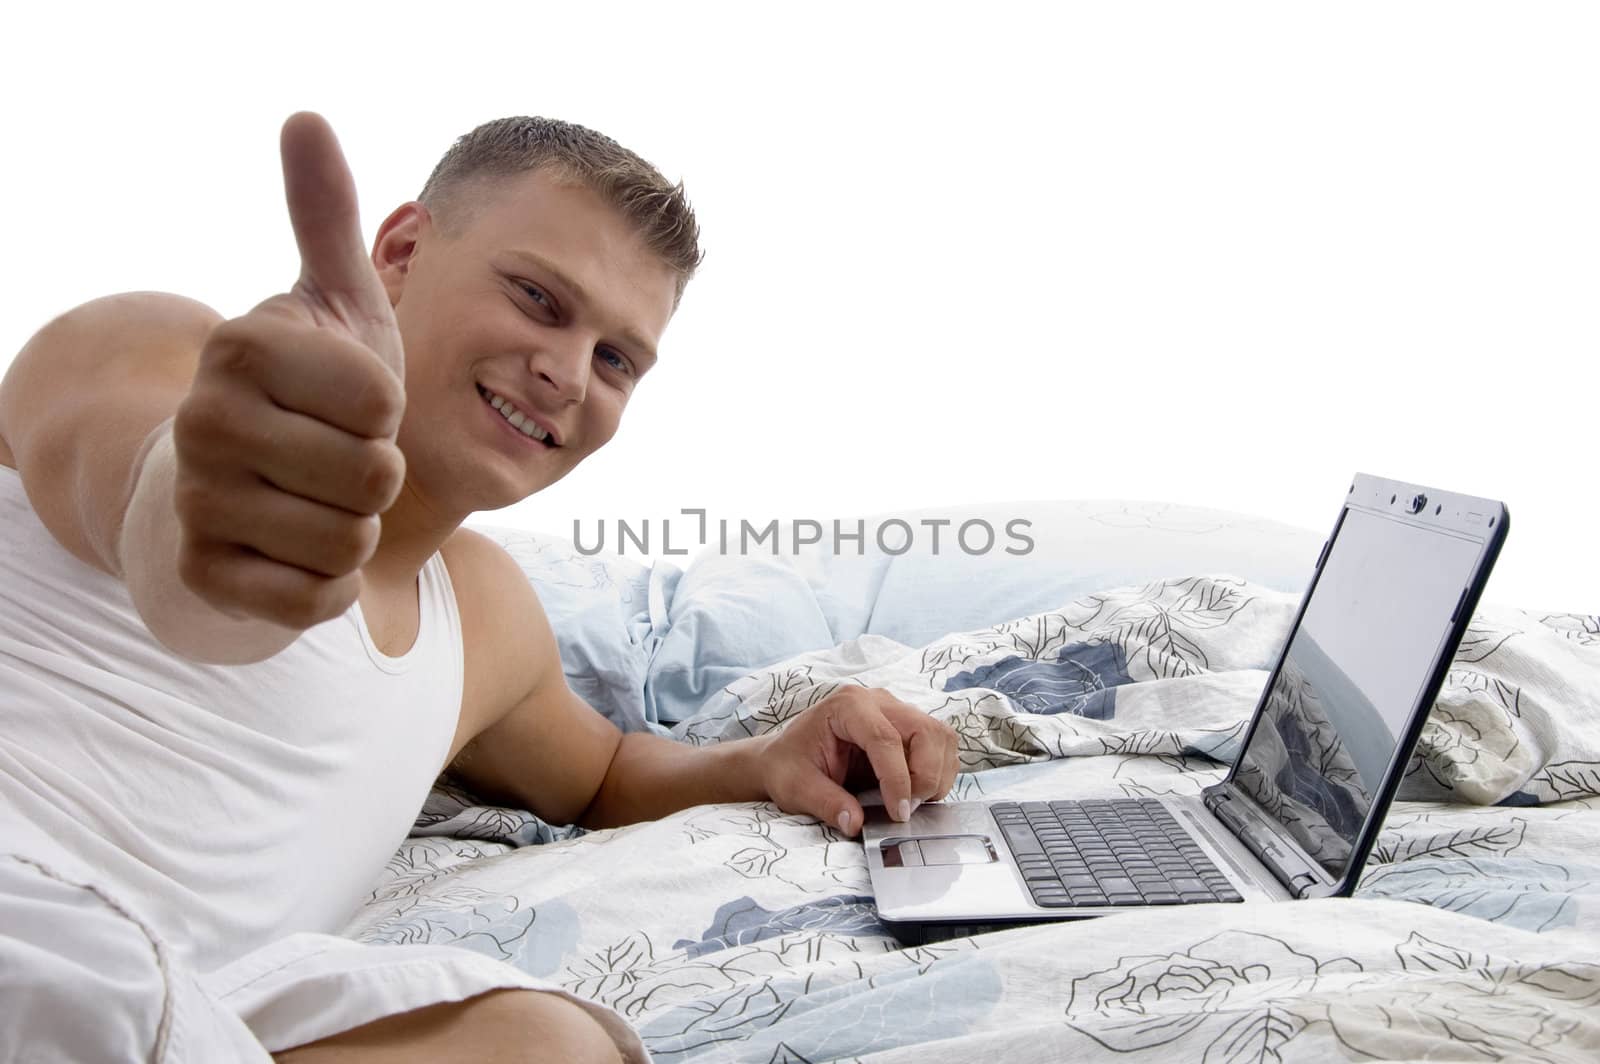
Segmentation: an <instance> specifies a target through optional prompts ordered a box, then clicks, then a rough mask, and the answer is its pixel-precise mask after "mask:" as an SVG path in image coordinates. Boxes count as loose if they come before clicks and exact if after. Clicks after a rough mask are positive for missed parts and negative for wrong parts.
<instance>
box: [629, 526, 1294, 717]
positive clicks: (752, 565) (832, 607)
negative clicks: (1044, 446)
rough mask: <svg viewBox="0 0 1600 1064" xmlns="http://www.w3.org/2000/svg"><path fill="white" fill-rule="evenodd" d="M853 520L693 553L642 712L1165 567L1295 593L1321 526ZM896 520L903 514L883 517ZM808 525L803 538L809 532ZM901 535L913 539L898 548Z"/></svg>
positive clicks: (921, 640) (999, 617)
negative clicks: (767, 670)
mask: <svg viewBox="0 0 1600 1064" xmlns="http://www.w3.org/2000/svg"><path fill="white" fill-rule="evenodd" d="M860 520H861V521H862V522H863V524H862V526H861V529H862V530H864V533H865V534H864V536H863V537H862V540H861V541H860V542H859V543H858V542H857V541H855V540H852V539H848V538H841V540H840V541H839V542H837V543H835V541H834V537H833V527H832V522H828V523H827V525H826V527H825V529H824V534H823V536H822V541H821V542H820V543H817V544H815V545H812V546H805V547H802V548H801V549H800V550H799V551H798V552H796V550H795V549H794V547H793V543H794V538H795V537H794V535H793V532H794V529H793V528H792V527H785V528H784V529H783V530H782V531H781V533H780V535H779V537H778V540H777V545H778V550H779V552H778V554H777V555H776V556H774V555H773V554H772V553H771V550H772V545H771V543H770V542H768V543H765V544H763V545H762V546H761V548H760V549H762V550H764V551H766V552H767V553H763V554H759V555H746V556H740V555H722V554H720V553H718V552H717V550H716V549H715V548H707V549H706V550H704V551H702V552H700V553H699V554H697V555H696V556H695V557H694V558H692V559H691V561H690V563H689V567H688V569H687V571H686V572H684V573H683V574H682V577H681V579H678V580H677V582H676V586H675V589H674V591H673V593H672V595H671V597H670V599H669V600H668V601H667V603H666V607H667V608H666V618H667V623H666V625H665V626H661V625H659V624H658V625H657V628H656V631H655V633H654V634H655V636H656V642H655V645H654V648H653V651H652V653H651V655H650V661H649V668H648V672H647V674H646V677H645V690H644V703H645V707H646V715H647V717H648V719H649V720H651V721H660V722H665V723H673V722H676V721H680V720H684V719H687V718H688V717H690V716H692V715H693V714H694V712H695V711H696V710H698V709H699V708H700V706H701V704H702V703H703V702H704V701H705V700H706V699H707V698H709V697H710V696H711V695H712V694H714V693H715V692H716V691H717V690H719V689H720V688H721V687H723V686H724V685H726V684H727V683H729V682H731V681H732V680H735V679H737V678H738V677H740V676H743V675H745V674H746V673H748V672H750V671H752V670H754V669H759V668H763V667H765V666H768V665H772V664H775V663H776V662H779V661H782V660H784V659H785V658H789V657H793V656H795V655H797V654H802V653H805V652H807V651H812V650H820V649H824V648H827V647H830V646H834V645H836V644H838V643H841V642H843V641H845V640H848V639H854V638H856V637H858V636H861V635H867V634H872V635H881V636H886V637H888V638H891V639H894V640H896V641H898V642H901V643H904V644H906V645H907V646H921V645H923V644H926V643H930V642H932V641H933V640H935V639H938V638H939V637H941V636H943V635H946V634H948V633H950V632H961V631H971V630H974V629H979V628H986V627H988V626H990V625H994V624H999V623H1001V622H1003V621H1008V620H1011V619H1013V618H1016V617H1022V616H1027V615H1029V614H1032V613H1040V612H1043V611H1045V610H1050V609H1056V608H1058V607H1060V606H1063V605H1065V604H1066V603H1068V602H1071V601H1072V600H1073V599H1076V598H1079V597H1081V596H1082V595H1084V594H1087V593H1090V592H1094V591H1101V590H1105V589H1107V588H1112V587H1117V586H1121V585H1126V584H1140V583H1145V582H1148V581H1150V580H1156V579H1160V578H1163V577H1171V576H1193V575H1200V574H1228V575H1233V576H1237V577H1241V578H1244V579H1247V580H1250V581H1253V582H1255V583H1258V584H1262V585H1265V586H1267V587H1272V588H1277V589H1281V590H1285V591H1293V592H1297V593H1298V592H1300V591H1303V590H1304V588H1305V585H1306V582H1307V581H1308V580H1309V578H1310V576H1311V571H1312V567H1313V565H1314V564H1315V562H1316V558H1317V552H1318V549H1319V548H1320V546H1321V543H1322V537H1321V536H1320V535H1319V534H1318V533H1315V532H1312V531H1309V530H1306V529H1301V528H1295V527H1292V526H1289V525H1284V524H1281V523H1279V522H1276V521H1268V520H1265V519H1262V518H1255V517H1248V516H1244V515H1241V514H1233V513H1226V512H1223V511H1218V510H1208V509H1201V508H1197V507H1189V506H1176V505H1169V504H1164V503H1142V502H1127V501H1105V502H1098V501H1077V502H1032V503H1006V504H989V505H981V506H962V507H949V508H944V509H938V510H922V511H915V512H911V513H902V514H883V515H879V516H877V517H869V518H864V519H860ZM856 521H857V519H851V520H849V521H845V522H842V525H843V531H844V532H845V533H846V535H849V534H852V533H854V532H856V531H858V526H857V523H856ZM890 521H899V522H902V523H903V525H890V526H885V522H890ZM1018 521H1022V522H1026V524H1015V523H1013V522H1018ZM927 522H935V523H937V522H946V523H944V524H939V525H937V530H938V532H939V536H938V544H937V550H935V544H934V538H933V532H934V526H933V525H930V524H928V523H927ZM985 525H986V526H987V528H988V530H989V531H987V532H986V531H985ZM880 527H883V528H885V532H884V535H883V537H882V542H881V543H880V542H879V536H878V530H879V529H880ZM963 528H965V529H966V532H967V535H966V536H965V537H964V538H963V537H962V536H961V532H962V530H963ZM908 530H909V532H910V533H911V534H910V536H909V537H908V536H907V534H906V533H907V531H908ZM806 533H807V535H805V536H802V537H800V538H802V539H805V538H810V536H811V535H814V530H812V529H807V530H806ZM908 539H909V541H910V542H909V549H906V550H905V551H904V552H903V553H897V552H899V551H900V548H901V547H902V546H903V545H905V544H906V543H907V540H908ZM963 544H964V546H963ZM836 547H837V548H839V549H835V548H836ZM984 547H987V548H988V549H983V548H984ZM969 551H971V552H972V553H969ZM1013 552H1017V553H1013Z"/></svg>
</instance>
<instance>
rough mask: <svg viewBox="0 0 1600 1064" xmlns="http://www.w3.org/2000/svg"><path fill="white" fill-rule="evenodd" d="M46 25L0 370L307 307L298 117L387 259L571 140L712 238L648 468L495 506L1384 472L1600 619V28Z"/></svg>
mask: <svg viewBox="0 0 1600 1064" xmlns="http://www.w3.org/2000/svg"><path fill="white" fill-rule="evenodd" d="M568 7H571V8H573V10H568V9H567V8H568ZM44 8H45V5H26V6H24V7H22V8H20V9H18V10H19V11H25V12H28V13H27V14H21V15H19V14H17V13H12V14H10V15H8V25H7V27H6V33H5V43H4V45H3V46H0V47H3V51H4V54H3V56H0V60H3V61H0V91H3V95H0V99H3V100H4V104H3V105H0V143H3V144H4V150H5V155H4V160H5V165H4V170H3V177H0V182H3V184H0V188H3V190H4V212H5V213H4V217H5V254H4V255H3V256H0V286H3V291H4V294H5V298H4V301H3V303H0V365H3V364H5V363H8V362H9V359H10V357H11V354H12V352H14V351H15V350H16V349H17V348H18V347H19V346H21V344H22V343H23V342H24V341H25V340H26V339H27V337H28V336H29V335H30V334H31V333H32V332H33V330H34V329H35V328H37V327H38V326H39V325H40V324H42V323H43V322H44V321H45V320H47V319H48V318H49V317H51V316H52V315H54V314H56V313H58V312H60V311H62V310H65V309H67V308H68V307H70V306H72V305H74V304H75V303H78V302H80V301H82V300H85V299H88V298H91V297H93V296H96V295H100V294H104V293H107V292H113V291H120V290H128V289H141V288H145V289H167V290H171V291H177V292H182V293H185V294H188V295H191V296H194V297H196V298H199V299H201V300H203V301H205V302H208V303H210V304H211V305H212V306H214V307H216V308H217V309H218V310H220V311H222V312H223V313H225V314H230V315H231V314H237V313H242V312H243V311H244V310H246V309H248V308H249V307H250V306H252V305H254V304H255V303H256V302H258V301H259V300H260V299H261V298H263V297H265V296H266V295H268V294H271V293H272V292H274V291H278V290H281V289H282V288H283V287H284V286H286V285H287V284H288V283H289V282H290V281H291V280H292V279H293V277H294V275H295V273H296V271H297V263H296V259H295V255H294V244H293V240H292V237H291V234H290V232H289V230H288V227H287V223H286V220H285V214H284V209H283V206H282V193H281V183H280V174H279V169H278V160H277V133H278V127H279V125H280V124H281V122H282V120H283V118H284V117H285V116H287V115H288V114H289V113H290V112H292V111H294V110H297V109H302V108H305V109H313V110H318V111H321V112H322V113H323V114H325V115H326V116H328V118H329V119H330V121H331V122H332V123H333V125H334V128H335V129H336V130H337V131H338V133H339V134H340V137H341V140H342V142H343V144H344V147H345V151H346V154H347V156H348V157H349V159H350V162H351V165H352V167H353V169H354V171H355V174H356V177H357V182H358V185H359V187H360V190H361V195H362V202H363V222H364V226H365V229H366V232H367V235H368V237H369V239H370V237H371V235H372V234H373V232H374V231H375V230H376V227H377V224H378V222H379V221H380V220H381V219H382V218H383V216H384V215H385V214H386V213H387V212H388V211H389V210H390V209H392V208H393V207H394V206H396V205H398V204H399V203H401V202H403V201H405V200H406V199H409V198H411V197H412V196H414V195H415V194H416V192H417V191H418V190H419V188H420V187H421V185H422V182H423V180H424V179H425V178H426V176H427V174H428V172H429V171H430V170H431V168H432V166H433V164H434V162H435V161H436V160H437V158H438V156H439V155H440V154H441V153H442V152H443V151H444V149H445V148H446V147H447V146H448V145H449V143H450V141H451V140H452V139H453V138H454V137H455V136H457V135H458V134H460V133H463V132H465V131H466V130H467V129H469V128H471V127H472V126H474V125H476V124H478V123H479V122H482V121H485V120H487V119H489V118H494V117H500V116H502V115H507V114H525V113H533V114H548V115H553V116H558V117H562V118H567V119H571V120H574V121H578V122H582V123H585V124H588V125H592V126H594V127H596V128H598V129H601V130H603V131H605V132H607V133H609V134H611V135H612V136H614V137H616V138H617V139H619V140H621V141H622V142H623V143H625V144H627V145H629V146H630V147H632V148H634V149H635V150H637V151H638V152H640V153H641V154H642V155H644V156H645V157H647V158H649V159H651V160H652V161H654V162H655V163H656V164H657V165H659V166H660V167H661V168H662V169H663V170H664V171H665V172H666V173H667V174H668V175H669V176H672V177H674V178H677V177H682V178H683V179H684V180H685V181H686V183H687V186H688V188H689V191H690V195H691V197H692V199H693V201H694V203H695V205H696V208H697V210H698V212H699V215H700V218H701V223H702V227H703V231H704V237H705V243H706V245H707V246H708V248H709V252H710V253H709V257H708V258H707V260H706V264H705V266H704V269H703V272H702V274H701V276H700V277H699V278H698V279H697V280H696V281H695V282H694V283H693V284H692V285H691V286H690V289H689V292H688V294H687V296H686V298H685V302H684V304H683V308H682V310H681V311H680V313H679V314H678V316H677V319H676V321H675V322H674V324H673V326H672V328H671V329H670V330H669V333H668V335H667V338H666V343H665V345H664V346H663V348H662V360H661V364H660V366H659V367H658V368H657V370H656V371H655V372H653V373H652V374H651V376H650V377H649V379H648V380H647V381H646V382H645V383H644V384H643V385H642V386H641V387H640V389H639V391H638V392H637V393H636V395H635V397H634V400H633V402H632V404H631V406H630V409H629V412H628V414H627V417H626V418H625V419H624V423H623V428H622V431H621V432H620V433H619V434H618V436H617V438H616V440H615V441H614V442H613V443H612V444H611V445H610V447H608V448H607V449H606V450H604V451H602V452H600V453H599V454H598V455H596V456H595V457H594V458H592V459H591V460H590V461H589V462H588V463H587V464H586V465H585V466H584V467H582V468H581V469H580V470H579V471H578V472H577V473H576V474H574V475H573V476H571V477H569V478H568V479H567V480H566V481H564V482H562V483H561V484H558V485H556V486H555V487H554V488H552V489H550V490H549V491H547V492H545V493H542V494H541V495H539V496H537V497H535V498H534V499H532V500H530V501H528V502H526V503H523V504H521V505H519V506H517V507H514V508H512V509H511V510H508V511H505V512H503V513H502V514H500V515H498V517H497V518H496V519H497V520H499V521H500V522H502V523H516V524H523V525H527V526H529V527H534V528H539V529H544V530H549V531H556V532H560V533H562V534H564V535H568V536H570V535H571V534H572V522H573V519H574V518H582V519H583V520H584V521H585V522H586V524H585V528H586V529H589V530H591V531H590V533H589V534H590V536H591V538H592V530H593V528H594V527H595V526H594V522H595V521H596V520H598V519H600V518H605V519H607V520H608V521H615V520H616V519H617V518H619V517H620V518H627V519H629V520H630V521H634V522H637V521H639V520H642V519H645V518H650V519H653V520H654V521H655V522H657V523H659V522H660V521H661V520H662V519H664V518H667V517H671V516H673V515H675V514H676V513H677V512H678V510H679V509H680V508H681V507H685V506H694V507H705V508H707V509H709V510H710V511H711V516H712V517H713V519H715V518H716V517H719V516H726V517H730V518H732V517H741V516H744V517H750V518H752V519H757V520H760V521H765V520H766V519H770V518H774V517H777V518H795V517H828V516H832V515H837V514H849V513H870V512H877V511H882V510H886V509H892V508H902V507H914V506H938V505H944V504H955V503H964V502H978V501H1000V500H1010V499H1036V498H1096V497H1099V498H1104V497H1118V498H1134V499H1160V500H1171V501H1177V502H1186V503H1193V504H1200V505H1207V506H1215V507H1220V508H1224V509H1232V510H1241V511H1246V512H1250V513H1257V514H1263V515H1266V516H1270V517H1275V518H1278V519H1280V520H1284V521H1288V522H1291V523H1294V524H1299V525H1303V526H1307V527H1310V528H1313V529H1317V530H1319V531H1321V530H1323V529H1325V528H1327V527H1328V526H1329V525H1330V524H1331V522H1332V519H1333V517H1334V515H1335V512H1336V508H1337V503H1338V499H1339V496H1340V494H1341V493H1342V490H1343V487H1344V485H1345V483H1346V481H1347V478H1348V476H1349V474H1350V473H1351V472H1353V471H1355V470H1358V469H1359V470H1365V471H1369V472H1373V473H1378V474H1382V475H1389V476H1395V477H1401V478H1410V479H1414V480H1417V481H1421V482H1423V483H1432V484H1436V485H1438V486H1440V487H1445V488H1451V489H1455V490H1459V491H1465V492H1469V493H1474V494H1481V495H1490V496H1495V497H1499V498H1503V499H1505V500H1506V501H1507V502H1508V503H1509V504H1510V507H1511V510H1512V513H1513V515H1514V522H1513V532H1512V536H1511V539H1510V541H1509V543H1508V546H1507V548H1506V551H1505V554H1504V555H1503V557H1502V561H1501V566H1500V569H1499V571H1498V573H1497V575H1496V577H1495V580H1494V582H1493V583H1492V584H1491V587H1490V591H1489V598H1490V599H1491V600H1496V601H1502V602H1507V603H1510V604H1512V605H1519V606H1527V607H1533V608H1550V609H1569V610H1582V611H1585V612H1592V611H1595V610H1600V566H1595V565H1594V564H1593V562H1592V559H1593V557H1594V543H1595V536H1596V532H1595V529H1596V524H1597V516H1600V506H1597V504H1596V502H1595V494H1594V493H1595V491H1596V489H1597V485H1596V484H1595V478H1594V475H1593V469H1594V464H1593V463H1594V457H1595V427H1594V425H1595V410H1596V405H1597V402H1596V396H1595V391H1594V381H1595V378H1596V373H1595V368H1594V367H1595V360H1596V358H1595V357H1596V353H1597V348H1600V320H1597V313H1596V310H1597V302H1596V299H1597V293H1600V206H1597V204H1600V62H1597V60H1596V57H1597V56H1600V14H1597V13H1596V11H1597V9H1596V7H1595V6H1594V5H1592V4H1483V3H1470V2H1452V3H1403V2H1393V0H1389V2H1384V3H1378V4H1365V3H1341V4H1327V5H1315V6H1312V5H1304V4H1292V3H1281V2H1273V3H1260V4H1240V3H1230V4H1214V3H1199V4H1190V3H1185V4H1159V5H1152V4H1145V3H1126V2H1123V3H1108V4H1095V5H1081V6H1059V5H1058V6H1053V7H1052V8H1051V10H1050V11H1049V12H1047V11H1045V10H1043V5H1032V4H1029V5H1020V4H1019V5H1007V4H997V3H984V4H964V5H959V6H939V5H930V4H926V3H917V4H874V5H868V4H859V5H833V4H827V3H817V2H808V3H805V4H789V5H783V6H777V5H757V4H751V5H735V4H726V5H713V4H698V5H687V4H676V5H668V4H652V5H640V6H628V5H622V4H616V3H607V4H602V5H595V6H594V9H593V12H592V13H586V11H585V10H579V9H577V5H564V6H563V7H561V8H557V7H555V6H552V5H547V4H540V3H534V2H522V3H517V4H469V3H463V4H459V5H457V4H445V3H442V2H440V3H430V4H404V3H387V4H382V5H378V4H372V5H365V4H349V5H340V4H328V5H327V6H326V8H322V7H321V5H318V6H317V7H311V6H302V5H296V4H292V3H289V4H286V3H272V4H260V5H256V6H255V7H254V8H253V9H252V13H251V14H249V15H238V14H232V13H227V12H231V10H232V5H220V4H219V5H211V6H208V7H205V8H201V7H196V8H195V9H193V10H192V11H187V12H182V11H179V10H177V9H174V8H170V7H168V8H164V7H161V6H159V5H157V6H151V5H138V4H135V5H118V6H116V7H111V6H107V7H105V8H98V7H91V6H84V5H77V6H74V5H70V4H69V5H61V6H59V7H54V6H52V7H51V8H50V9H49V13H41V12H43V11H44ZM675 536H676V533H675ZM1309 561H1310V559H1308V564H1309Z"/></svg>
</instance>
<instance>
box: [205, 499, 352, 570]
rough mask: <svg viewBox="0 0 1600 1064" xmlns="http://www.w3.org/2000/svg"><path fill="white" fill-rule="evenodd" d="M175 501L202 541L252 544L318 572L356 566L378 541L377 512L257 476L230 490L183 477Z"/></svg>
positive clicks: (273, 558) (264, 553)
mask: <svg viewBox="0 0 1600 1064" xmlns="http://www.w3.org/2000/svg"><path fill="white" fill-rule="evenodd" d="M174 501H175V503H176V507H177V511H178V513H179V514H180V515H181V516H182V518H183V521H184V527H185V529H186V530H188V531H189V534H190V536H191V539H192V540H193V541H194V542H195V543H196V544H197V545H198V547H200V548H204V547H205V546H207V545H209V544H228V545H233V546H243V547H248V548H250V550H251V551H253V552H254V553H255V554H258V555H260V556H262V557H263V558H266V559H268V560H270V561H274V562H278V563H280V564H283V565H287V566H292V567H293V568H296V569H302V570H305V571H306V572H308V573H311V574H312V575H315V576H326V577H339V576H344V575H345V574H346V573H351V572H354V571H355V570H357V569H359V568H360V567H361V566H362V565H363V564H365V563H366V562H367V560H368V559H369V558H371V557H372V552H373V551H374V550H375V549H376V548H377V545H378V533H379V531H380V525H379V519H378V518H377V517H376V516H367V517H363V516H359V515H357V514H353V513H350V512H349V511H347V510H341V509H338V508H336V507H332V506H326V505H324V504H322V503H319V502H313V501H311V500H309V499H302V498H298V497H296V496H294V495H289V494H287V493H285V492H282V491H279V490H277V489H276V488H273V487H270V486H268V485H266V484H263V483H259V482H258V483H255V484H248V483H246V484H238V485H235V486H233V487H232V488H231V490H229V491H228V492H227V494H226V496H223V494H222V493H220V492H217V491H214V490H213V491H205V490H200V491H195V490H189V489H188V486H187V485H185V484H184V483H182V482H180V483H179V485H178V488H177V491H176V494H175V499H174Z"/></svg>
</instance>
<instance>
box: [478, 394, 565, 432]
mask: <svg viewBox="0 0 1600 1064" xmlns="http://www.w3.org/2000/svg"><path fill="white" fill-rule="evenodd" d="M483 394H484V395H486V396H488V397H489V405H490V406H492V407H494V408H495V409H496V410H498V411H500V416H501V417H503V418H505V419H506V420H507V421H509V422H510V423H511V427H512V428H514V429H516V430H517V431H519V432H521V433H522V434H523V435H524V436H531V437H533V438H534V439H536V440H547V439H549V438H550V434H549V433H548V432H546V431H545V430H544V429H542V428H540V427H539V426H538V425H536V424H535V423H534V421H533V419H532V418H530V417H528V416H527V415H526V414H524V413H523V412H522V411H520V410H518V409H517V408H516V407H515V406H514V405H512V403H511V400H509V399H505V398H502V397H501V396H498V395H496V394H494V393H493V392H491V391H490V390H489V389H487V388H485V389H484V390H483Z"/></svg>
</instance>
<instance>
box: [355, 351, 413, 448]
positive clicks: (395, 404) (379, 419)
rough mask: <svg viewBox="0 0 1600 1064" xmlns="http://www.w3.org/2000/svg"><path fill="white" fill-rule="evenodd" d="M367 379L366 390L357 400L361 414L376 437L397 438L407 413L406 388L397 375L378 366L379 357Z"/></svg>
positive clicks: (363, 389) (370, 369)
mask: <svg viewBox="0 0 1600 1064" xmlns="http://www.w3.org/2000/svg"><path fill="white" fill-rule="evenodd" d="M365 377H366V380H365V382H364V387H362V388H361V390H360V391H359V392H358V393H357V394H356V396H355V400H354V405H355V408H356V411H357V414H358V416H359V417H360V418H361V420H362V421H363V423H365V424H366V425H368V426H369V427H370V428H371V431H372V432H373V433H374V434H375V435H379V436H390V435H393V434H394V433H395V431H396V430H398V429H399V427H400V419H401V417H402V416H403V415H404V414H405V411H406V389H405V385H404V384H402V383H401V381H400V378H399V377H398V376H396V375H395V374H394V373H391V372H390V371H389V370H387V369H385V368H384V367H382V366H380V365H378V364H377V361H376V358H375V357H374V360H373V365H372V366H371V367H369V368H368V372H367V373H366V374H365Z"/></svg>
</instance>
